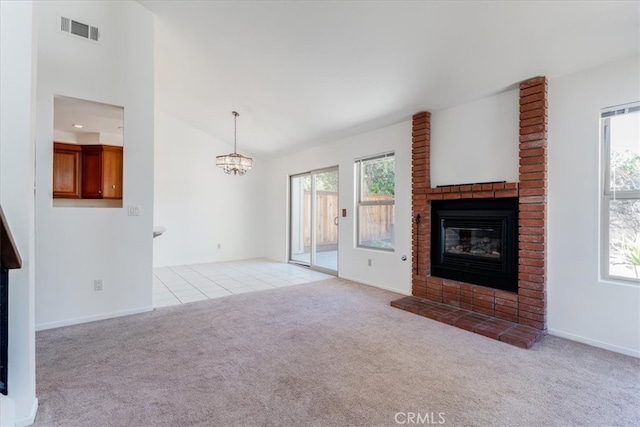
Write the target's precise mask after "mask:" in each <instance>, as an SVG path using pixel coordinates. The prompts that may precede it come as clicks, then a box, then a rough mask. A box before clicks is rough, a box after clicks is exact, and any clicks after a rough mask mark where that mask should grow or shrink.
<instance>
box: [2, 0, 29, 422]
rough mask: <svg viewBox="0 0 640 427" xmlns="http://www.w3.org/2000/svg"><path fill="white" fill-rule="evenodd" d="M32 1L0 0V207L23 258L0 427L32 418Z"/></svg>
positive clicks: (12, 301)
mask: <svg viewBox="0 0 640 427" xmlns="http://www.w3.org/2000/svg"><path fill="white" fill-rule="evenodd" d="M33 30H34V25H33V4H32V2H30V1H22V2H5V1H3V2H0V44H1V46H0V204H1V205H2V208H3V210H4V212H5V214H6V216H7V221H8V223H9V226H10V227H11V230H12V233H13V237H14V239H15V242H16V245H17V246H18V250H19V252H20V255H21V257H22V269H20V270H10V272H9V288H10V289H9V307H10V309H9V354H8V357H9V366H8V368H9V378H8V380H9V383H8V391H9V394H8V396H3V395H0V426H3V427H4V426H12V425H28V424H31V422H32V421H33V419H34V417H35V413H36V409H37V407H38V401H37V399H36V384H35V376H36V367H35V321H34V259H35V257H34V205H33V165H34V152H33V150H34V132H33V124H34V114H33V113H34V111H33V106H34V105H35V102H34V97H35V87H36V86H35V79H34V76H35V60H36V58H35V52H36V45H35V42H36V40H35V37H34V32H33Z"/></svg>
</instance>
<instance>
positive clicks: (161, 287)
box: [153, 258, 334, 308]
mask: <svg viewBox="0 0 640 427" xmlns="http://www.w3.org/2000/svg"><path fill="white" fill-rule="evenodd" d="M332 277H334V276H331V275H328V274H324V273H320V272H318V271H313V270H310V269H308V268H304V267H300V266H297V265H294V264H285V263H280V262H275V261H270V260H267V259H262V258H260V259H251V260H243V261H230V262H215V263H209V264H195V265H181V266H176V267H161V268H154V269H153V307H154V308H158V307H167V306H171V305H177V304H186V303H188V302H193V301H202V300H206V299H211V298H220V297H225V296H228V295H233V294H241V293H244V292H255V291H260V290H263V289H273V288H280V287H283V286H291V285H298V284H302V283H309V282H315V281H317V280H323V279H329V278H332Z"/></svg>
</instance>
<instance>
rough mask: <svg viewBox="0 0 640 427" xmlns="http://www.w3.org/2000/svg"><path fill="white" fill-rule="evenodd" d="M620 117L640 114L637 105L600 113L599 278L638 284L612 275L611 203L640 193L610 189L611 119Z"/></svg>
mask: <svg viewBox="0 0 640 427" xmlns="http://www.w3.org/2000/svg"><path fill="white" fill-rule="evenodd" d="M622 114H640V102H634V103H629V104H622V105H618V106H615V107H609V108H604V109H602V110H601V112H600V142H601V143H600V145H601V150H602V152H601V155H602V161H601V175H600V178H601V179H600V182H601V190H600V209H601V219H602V220H601V223H600V226H601V233H600V236H601V240H600V254H601V257H600V277H601V279H602V280H606V281H615V282H623V283H627V284H635V285H640V278H633V277H625V276H617V275H614V274H611V272H610V265H611V236H610V227H611V223H610V220H611V216H610V212H611V202H612V201H615V200H639V201H640V190H615V189H613V188H612V186H611V129H610V128H611V126H610V124H609V123H610V120H611V117H614V116H617V115H622Z"/></svg>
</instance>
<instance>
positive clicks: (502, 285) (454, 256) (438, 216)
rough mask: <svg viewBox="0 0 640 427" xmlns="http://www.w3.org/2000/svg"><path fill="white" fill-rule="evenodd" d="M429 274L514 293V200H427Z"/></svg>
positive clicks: (516, 218)
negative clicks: (429, 242) (428, 205)
mask: <svg viewBox="0 0 640 427" xmlns="http://www.w3.org/2000/svg"><path fill="white" fill-rule="evenodd" d="M431 219H432V220H431V275H432V276H436V277H442V278H445V279H452V280H459V281H462V282H467V283H473V284H477V285H482V286H487V287H491V288H494V289H502V290H506V291H512V292H517V291H518V199H517V198H496V199H462V200H460V199H457V200H455V199H454V200H433V201H432V202H431Z"/></svg>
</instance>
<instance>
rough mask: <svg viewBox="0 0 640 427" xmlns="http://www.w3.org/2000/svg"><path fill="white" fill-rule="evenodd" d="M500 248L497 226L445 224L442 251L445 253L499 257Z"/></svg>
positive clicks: (499, 233)
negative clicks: (479, 226) (480, 226)
mask: <svg viewBox="0 0 640 427" xmlns="http://www.w3.org/2000/svg"><path fill="white" fill-rule="evenodd" d="M501 250H502V233H501V230H500V228H499V227H492V226H489V227H485V228H477V227H465V226H464V225H459V226H453V225H450V224H449V225H445V228H444V251H445V253H446V254H456V255H469V256H475V257H485V258H492V259H500V252H501Z"/></svg>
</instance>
